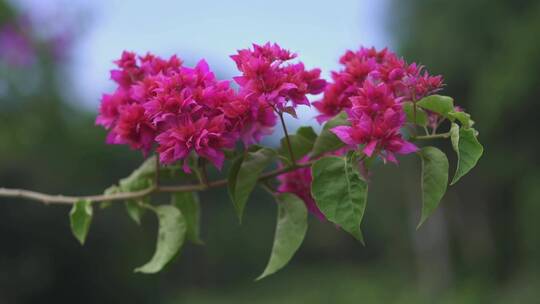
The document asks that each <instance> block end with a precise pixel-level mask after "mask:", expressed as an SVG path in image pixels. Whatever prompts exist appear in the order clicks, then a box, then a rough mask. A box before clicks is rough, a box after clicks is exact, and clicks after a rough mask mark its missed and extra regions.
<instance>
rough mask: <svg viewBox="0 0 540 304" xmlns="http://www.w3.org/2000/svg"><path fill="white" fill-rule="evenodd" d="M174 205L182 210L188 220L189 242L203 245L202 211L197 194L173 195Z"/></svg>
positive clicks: (187, 233)
mask: <svg viewBox="0 0 540 304" xmlns="http://www.w3.org/2000/svg"><path fill="white" fill-rule="evenodd" d="M172 203H173V204H174V205H175V206H176V207H177V208H178V209H180V211H181V212H182V214H183V215H184V218H185V219H186V225H187V232H186V236H187V238H188V240H190V241H191V242H193V243H195V244H203V242H202V241H201V238H200V219H201V210H200V208H201V207H200V203H199V194H198V193H197V192H177V193H174V194H173V195H172Z"/></svg>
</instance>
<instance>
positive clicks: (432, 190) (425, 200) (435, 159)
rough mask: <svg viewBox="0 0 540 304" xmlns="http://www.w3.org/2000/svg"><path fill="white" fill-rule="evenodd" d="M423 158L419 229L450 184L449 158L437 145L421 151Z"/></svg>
mask: <svg viewBox="0 0 540 304" xmlns="http://www.w3.org/2000/svg"><path fill="white" fill-rule="evenodd" d="M420 157H421V158H422V183H421V187H422V217H421V218H420V223H418V226H417V229H418V228H419V227H420V226H421V225H422V224H423V223H424V222H425V221H426V219H427V218H428V217H429V216H430V215H431V214H432V213H433V211H434V210H435V209H436V208H437V206H438V205H439V202H440V201H441V199H442V197H443V196H444V193H445V192H446V187H447V184H448V158H446V155H445V154H444V153H443V152H442V151H441V150H439V149H437V148H435V147H425V148H422V150H421V151H420Z"/></svg>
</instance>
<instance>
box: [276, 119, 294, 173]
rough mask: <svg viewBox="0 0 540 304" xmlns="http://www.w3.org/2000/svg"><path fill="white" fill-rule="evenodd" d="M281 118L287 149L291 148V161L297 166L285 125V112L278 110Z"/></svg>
mask: <svg viewBox="0 0 540 304" xmlns="http://www.w3.org/2000/svg"><path fill="white" fill-rule="evenodd" d="M278 116H279V120H281V126H282V127H283V132H284V133H285V141H286V142H287V149H288V150H289V155H290V156H291V162H292V165H293V167H295V166H296V161H295V159H294V153H293V151H292V146H291V140H290V139H289V132H288V131H287V126H286V125H285V120H284V119H283V113H282V112H278Z"/></svg>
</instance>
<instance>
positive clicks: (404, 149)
mask: <svg viewBox="0 0 540 304" xmlns="http://www.w3.org/2000/svg"><path fill="white" fill-rule="evenodd" d="M416 151H418V147H417V146H415V145H414V144H412V143H410V142H408V141H405V140H404V141H403V145H402V146H401V148H400V149H399V150H398V151H397V153H399V154H409V153H413V152H416Z"/></svg>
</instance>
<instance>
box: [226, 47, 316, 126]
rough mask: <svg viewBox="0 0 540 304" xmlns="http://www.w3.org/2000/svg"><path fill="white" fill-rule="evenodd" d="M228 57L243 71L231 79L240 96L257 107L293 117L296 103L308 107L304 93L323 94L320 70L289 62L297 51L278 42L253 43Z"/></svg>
mask: <svg viewBox="0 0 540 304" xmlns="http://www.w3.org/2000/svg"><path fill="white" fill-rule="evenodd" d="M231 58H232V59H233V60H234V62H236V66H237V67H238V70H240V72H242V76H238V77H235V78H234V80H235V81H236V83H238V85H239V86H240V95H242V96H244V97H245V98H248V99H250V100H251V102H252V103H253V104H255V105H256V106H257V107H263V108H267V107H270V108H272V109H274V110H275V111H279V112H287V113H290V114H291V115H293V116H296V112H295V108H296V106H298V105H301V104H303V105H308V106H309V101H308V98H307V95H308V94H319V93H322V92H323V90H324V88H325V86H326V81H325V80H324V79H321V78H320V74H321V70H320V69H312V70H306V68H305V67H304V64H303V63H302V62H298V63H289V62H290V61H291V60H292V59H294V58H296V54H293V53H291V52H289V51H287V50H284V49H282V48H280V47H279V46H278V45H277V44H270V43H267V44H265V45H257V44H254V45H253V50H251V49H244V50H239V51H238V53H237V54H236V55H233V56H231Z"/></svg>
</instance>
